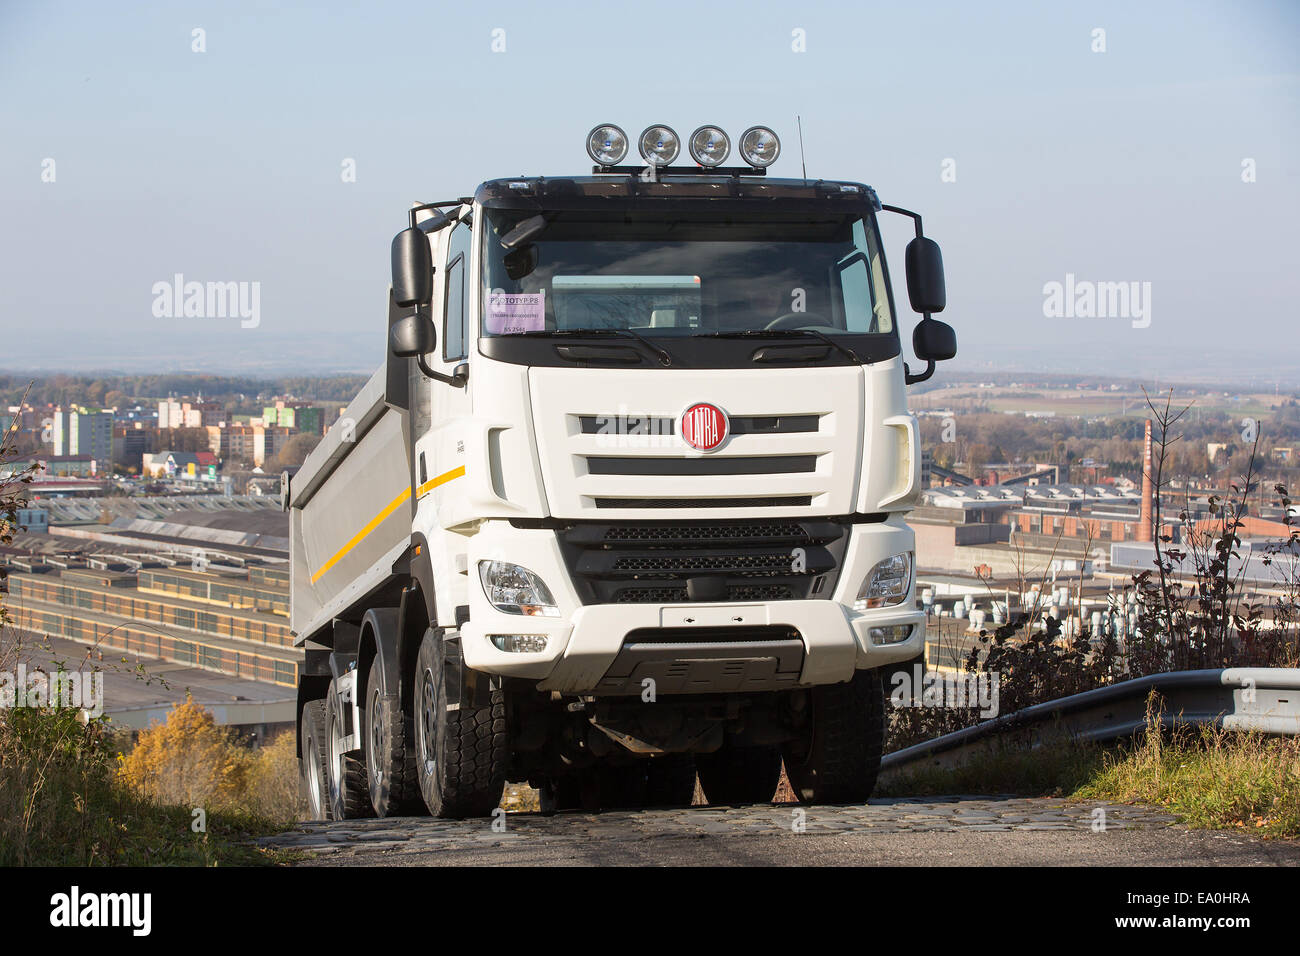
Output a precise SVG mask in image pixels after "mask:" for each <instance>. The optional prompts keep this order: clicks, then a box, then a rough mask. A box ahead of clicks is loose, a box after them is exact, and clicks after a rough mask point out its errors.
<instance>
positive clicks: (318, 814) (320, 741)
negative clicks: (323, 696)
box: [298, 700, 330, 820]
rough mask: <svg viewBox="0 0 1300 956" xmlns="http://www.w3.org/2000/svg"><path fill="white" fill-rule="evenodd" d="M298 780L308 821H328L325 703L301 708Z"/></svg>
mask: <svg viewBox="0 0 1300 956" xmlns="http://www.w3.org/2000/svg"><path fill="white" fill-rule="evenodd" d="M298 739H299V740H300V741H301V745H302V755H301V756H300V757H299V758H298V780H299V784H300V788H299V789H300V791H301V793H302V800H303V803H304V804H305V805H306V807H307V819H308V820H328V819H329V818H330V803H329V796H328V794H329V784H328V783H327V782H326V781H325V760H326V753H327V750H326V745H325V701H323V700H309V701H307V703H306V704H304V705H303V708H302V723H301V725H300V729H299V738H298Z"/></svg>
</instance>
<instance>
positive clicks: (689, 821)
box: [262, 797, 1300, 866]
mask: <svg viewBox="0 0 1300 956" xmlns="http://www.w3.org/2000/svg"><path fill="white" fill-rule="evenodd" d="M827 838H832V839H827ZM262 842H263V843H264V844H265V845H268V846H274V847H279V848H283V849H295V850H300V851H305V853H306V854H308V857H307V859H306V860H305V862H307V863H315V864H323V865H335V866H338V865H349V864H361V865H397V866H402V865H454V864H483V863H488V864H493V865H503V864H506V865H508V864H512V863H558V864H574V863H584V864H595V863H607V864H618V863H634V864H651V865H653V864H691V863H721V864H728V863H730V864H737V863H740V864H745V865H761V864H817V863H827V864H853V863H864V864H880V863H891V862H893V863H918V862H926V861H927V859H929V858H930V857H935V855H936V854H938V856H937V857H936V858H935V860H934V861H935V862H939V863H969V864H982V863H983V864H987V863H1013V864H1014V863H1047V864H1054V863H1059V864H1072V863H1099V864H1106V863H1124V864H1144V863H1150V864H1153V865H1171V864H1177V863H1179V862H1196V863H1200V864H1205V863H1240V864H1245V863H1253V864H1260V863H1265V864H1266V863H1281V864H1290V865H1300V846H1298V845H1297V844H1295V843H1294V842H1288V841H1272V842H1265V841H1260V840H1253V839H1251V838H1249V837H1245V836H1240V835H1237V834H1224V833H1209V832H1206V831H1189V830H1187V829H1186V828H1184V827H1181V826H1177V825H1176V820H1175V818H1174V817H1172V816H1170V815H1169V814H1167V813H1164V812H1162V811H1160V810H1158V809H1152V808H1150V807H1141V806H1129V805H1120V804H1110V803H1098V802H1070V801H1065V800H1053V799H1029V798H1017V797H1005V798H1001V797H937V798H925V799H920V798H914V799H885V800H873V801H871V802H870V803H869V804H867V805H865V806H843V807H797V806H791V805H776V806H772V805H765V806H748V807H690V808H683V809H675V810H645V811H607V812H603V813H586V812H567V813H560V814H556V815H554V816H550V817H544V816H541V815H540V814H536V813H510V814H505V815H504V816H503V817H500V818H498V820H497V821H496V824H495V826H494V825H493V821H491V820H488V819H480V820H465V821H454V820H433V819H430V818H427V817H423V818H421V817H410V818H401V819H396V820H357V821H348V822H346V823H305V824H302V825H301V827H300V828H299V829H297V830H295V831H292V832H289V833H285V834H281V835H279V836H276V837H272V838H268V839H266V840H263V841H262Z"/></svg>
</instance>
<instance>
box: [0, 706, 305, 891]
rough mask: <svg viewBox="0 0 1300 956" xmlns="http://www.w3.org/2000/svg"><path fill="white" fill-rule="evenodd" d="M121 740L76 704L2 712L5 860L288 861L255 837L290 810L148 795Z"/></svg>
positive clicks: (0, 832)
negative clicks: (124, 770)
mask: <svg viewBox="0 0 1300 956" xmlns="http://www.w3.org/2000/svg"><path fill="white" fill-rule="evenodd" d="M120 744H121V740H120V739H119V738H118V737H117V736H116V735H114V734H113V733H112V732H111V731H110V730H109V729H108V728H107V726H106V725H105V724H103V723H102V722H99V721H90V722H89V723H83V722H82V721H81V720H80V719H79V716H78V713H77V712H76V711H73V710H70V709H48V708H47V709H35V708H30V709H29V708H14V709H9V710H6V711H4V712H2V713H0V866H232V865H233V866H253V865H271V864H276V863H282V862H289V860H290V859H291V856H290V855H288V854H285V853H283V852H272V851H266V850H262V849H259V848H257V847H255V846H253V845H251V844H250V843H249V841H250V840H252V839H253V838H255V837H258V836H264V835H270V834H273V833H278V832H281V831H283V830H285V829H288V827H289V826H291V825H292V823H293V821H292V820H287V819H281V817H284V816H285V815H286V814H284V813H273V814H268V813H250V812H247V811H245V810H242V809H238V808H234V807H230V806H226V807H217V806H209V805H208V804H207V803H206V802H204V801H199V800H195V801H191V802H188V803H184V802H165V801H160V800H158V799H156V798H153V797H150V796H148V795H146V794H143V793H141V792H139V791H138V790H137V789H135V788H133V787H132V786H131V785H130V784H129V783H128V782H127V780H126V779H124V777H123V775H122V774H121V773H120V772H119V768H118V760H117V751H118V747H119V745H120ZM198 808H206V809H202V810H199V809H198ZM196 811H197V812H196Z"/></svg>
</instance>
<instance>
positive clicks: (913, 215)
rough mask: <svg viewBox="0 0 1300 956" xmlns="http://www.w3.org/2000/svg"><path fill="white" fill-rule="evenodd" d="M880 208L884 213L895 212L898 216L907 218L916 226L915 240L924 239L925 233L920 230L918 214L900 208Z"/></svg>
mask: <svg viewBox="0 0 1300 956" xmlns="http://www.w3.org/2000/svg"><path fill="white" fill-rule="evenodd" d="M880 208H881V209H882V210H883V211H885V212H896V213H898V214H899V215H900V216H907V217H908V218H909V219H911V220H912V222H913V223H915V224H916V238H918V239H924V238H925V233H924V232H923V231H922V230H921V214H920V213H919V212H912V210H910V209H904V208H903V207H902V206H881V207H880Z"/></svg>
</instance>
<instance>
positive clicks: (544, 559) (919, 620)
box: [460, 516, 925, 694]
mask: <svg viewBox="0 0 1300 956" xmlns="http://www.w3.org/2000/svg"><path fill="white" fill-rule="evenodd" d="M913 540H914V539H913V535H912V531H911V529H910V528H908V527H907V525H906V524H904V523H903V521H902V518H901V516H900V517H898V518H891V519H890V520H888V521H885V522H880V523H877V524H861V525H854V526H853V528H852V530H851V533H850V537H849V541H848V544H847V546H846V550H845V554H844V560H843V565H842V570H841V572H840V575H839V579H838V582H837V584H836V588H835V591H834V593H833V594H832V595H831V596H830V598H829V599H813V600H784V601H768V602H729V603H707V604H694V603H673V604H588V605H583V604H582V602H581V600H580V599H579V597H578V595H577V593H576V591H575V590H574V587H573V584H572V582H571V580H570V578H569V574H568V571H567V569H566V566H565V563H564V559H563V556H562V554H561V552H560V546H559V543H558V541H557V538H556V535H555V533H554V532H553V531H548V530H543V529H521V528H515V527H513V526H512V525H510V523H509V522H506V521H490V522H487V523H485V525H484V527H483V528H482V530H480V532H479V533H478V534H476V535H475V536H474V537H473V538H472V539H471V542H470V550H469V561H468V573H469V575H470V581H469V592H470V619H469V621H468V622H466V623H465V624H463V625H462V626H461V629H460V633H461V652H462V654H463V656H464V660H465V663H466V664H467V665H468V666H469V667H471V668H473V669H475V670H478V671H483V672H486V673H491V674H500V675H503V676H511V677H521V678H529V679H534V680H537V681H538V682H539V684H538V687H539V689H541V690H554V691H561V692H564V693H572V694H593V693H614V692H619V693H626V692H628V691H627V689H626V688H623V689H621V690H618V691H614V690H610V687H611V686H612V684H614V683H616V682H615V681H613V680H612V679H611V678H607V675H609V674H610V672H611V668H612V667H614V665H615V662H616V661H622V660H623V659H624V658H622V657H620V655H625V652H626V650H627V649H628V647H629V645H630V644H632V643H635V642H637V641H638V640H640V639H642V638H644V637H645V636H646V635H651V636H652V637H653V635H654V632H656V631H661V630H662V629H671V631H670V632H669V634H670V636H671V640H672V642H673V643H672V644H670V645H665V644H662V643H660V644H659V648H660V649H665V648H667V649H669V656H670V657H671V656H672V650H673V649H676V650H679V651H680V656H682V657H683V659H685V658H690V659H691V660H693V661H695V662H701V663H699V664H698V665H696V666H695V670H694V672H693V673H694V675H695V676H694V677H691V678H688V679H687V680H686V682H685V684H679V685H674V686H668V687H666V689H665V692H672V691H674V690H676V691H678V692H695V693H708V692H725V691H730V690H745V689H750V688H753V689H773V688H775V687H777V686H805V687H806V686H813V685H818V684H834V683H839V682H842V681H846V680H849V679H850V678H851V677H852V676H853V672H854V671H855V670H857V669H863V668H875V667H881V666H884V665H887V664H894V663H898V662H900V661H905V660H910V659H912V658H914V657H917V656H918V655H920V654H921V653H922V650H923V648H924V646H925V614H924V612H922V611H918V610H916V609H915V602H914V600H913V595H912V593H911V591H910V590H909V593H908V597H907V599H906V600H905V601H903V602H902V603H900V604H898V605H895V606H894V607H888V608H878V609H874V610H871V611H865V612H858V611H854V610H853V607H852V603H853V600H854V598H855V597H856V595H857V592H858V589H859V588H860V586H861V584H862V581H863V578H864V577H865V576H866V574H867V573H868V572H869V570H870V569H871V567H872V566H873V565H874V564H875V563H876V562H877V561H880V560H881V559H883V558H885V557H888V556H889V555H891V554H896V553H898V552H900V551H910V550H913ZM488 559H496V560H508V561H512V562H514V563H517V564H520V565H523V566H524V567H527V568H529V569H530V570H532V571H534V572H536V573H537V574H538V575H540V576H541V577H542V579H543V580H544V581H546V583H547V585H548V586H549V587H550V589H551V592H552V594H553V595H554V596H555V600H556V603H557V606H558V607H559V611H560V615H559V616H558V617H524V616H520V615H515V614H506V613H503V612H501V611H498V610H496V609H495V608H494V607H492V606H491V605H490V604H489V603H488V601H487V598H486V596H485V595H484V594H483V589H482V587H481V586H480V585H479V582H478V580H477V578H478V574H477V567H478V561H479V560H488ZM913 590H914V585H913ZM889 625H911V626H912V633H911V635H910V636H909V637H908V638H907V640H905V641H902V642H899V643H896V644H888V645H876V644H873V643H872V642H871V638H870V634H869V629H870V628H872V627H880V626H889ZM778 629H785V630H786V631H788V632H793V634H794V637H795V639H796V640H797V642H798V645H801V647H799V648H798V650H799V651H800V653H799V655H798V659H797V660H796V661H795V664H794V667H795V670H796V671H797V676H795V674H794V673H789V674H786V675H785V676H784V677H783V678H782V679H781V680H778V681H776V683H773V682H772V680H766V681H764V680H761V679H759V678H758V677H757V676H755V674H754V673H753V672H751V673H750V676H748V677H746V676H745V675H744V674H740V672H739V671H736V667H739V666H740V665H739V664H738V663H737V661H738V660H739V658H741V657H745V656H751V657H761V656H762V655H763V654H765V653H766V651H765V650H764V649H763V647H761V646H760V645H761V644H762V643H763V642H762V640H761V638H765V637H768V636H770V635H771V634H772V633H773V632H774V631H776V630H778ZM694 633H698V634H699V637H700V640H699V641H698V642H697V641H694V640H693V639H692V638H693V634H694ZM733 633H734V636H735V640H734V641H728V640H727V637H728V636H729V635H731V634H733ZM494 634H530V635H545V636H546V638H547V641H546V648H545V650H541V651H533V652H507V651H502V650H498V649H497V647H496V646H495V645H494V644H493V643H492V640H491V636H492V635H494ZM747 642H749V643H747ZM784 643H786V644H789V641H787V642H784ZM768 645H769V646H771V645H772V642H768ZM711 647H712V648H716V656H717V657H718V658H719V659H720V660H722V659H725V660H727V661H730V662H731V663H732V664H733V665H734V666H732V667H731V669H730V670H728V668H727V667H725V666H724V667H722V668H715V669H713V670H710V669H709V668H708V667H707V666H705V665H706V664H707V663H708V658H709V657H710V654H711V651H710V648H711ZM745 648H748V650H744V649H745ZM660 656H662V655H660ZM783 661H784V662H785V663H784V664H783V665H781V666H789V662H790V658H789V656H788V655H787V656H786V657H784V658H783ZM778 669H779V668H778ZM668 670H669V671H671V670H672V668H669V669H668ZM741 670H744V668H741ZM758 670H759V671H762V668H758ZM660 672H662V669H661V670H660V671H653V673H660ZM727 674H730V677H728V676H727ZM738 674H739V676H737V675H738ZM602 682H603V683H602Z"/></svg>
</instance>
